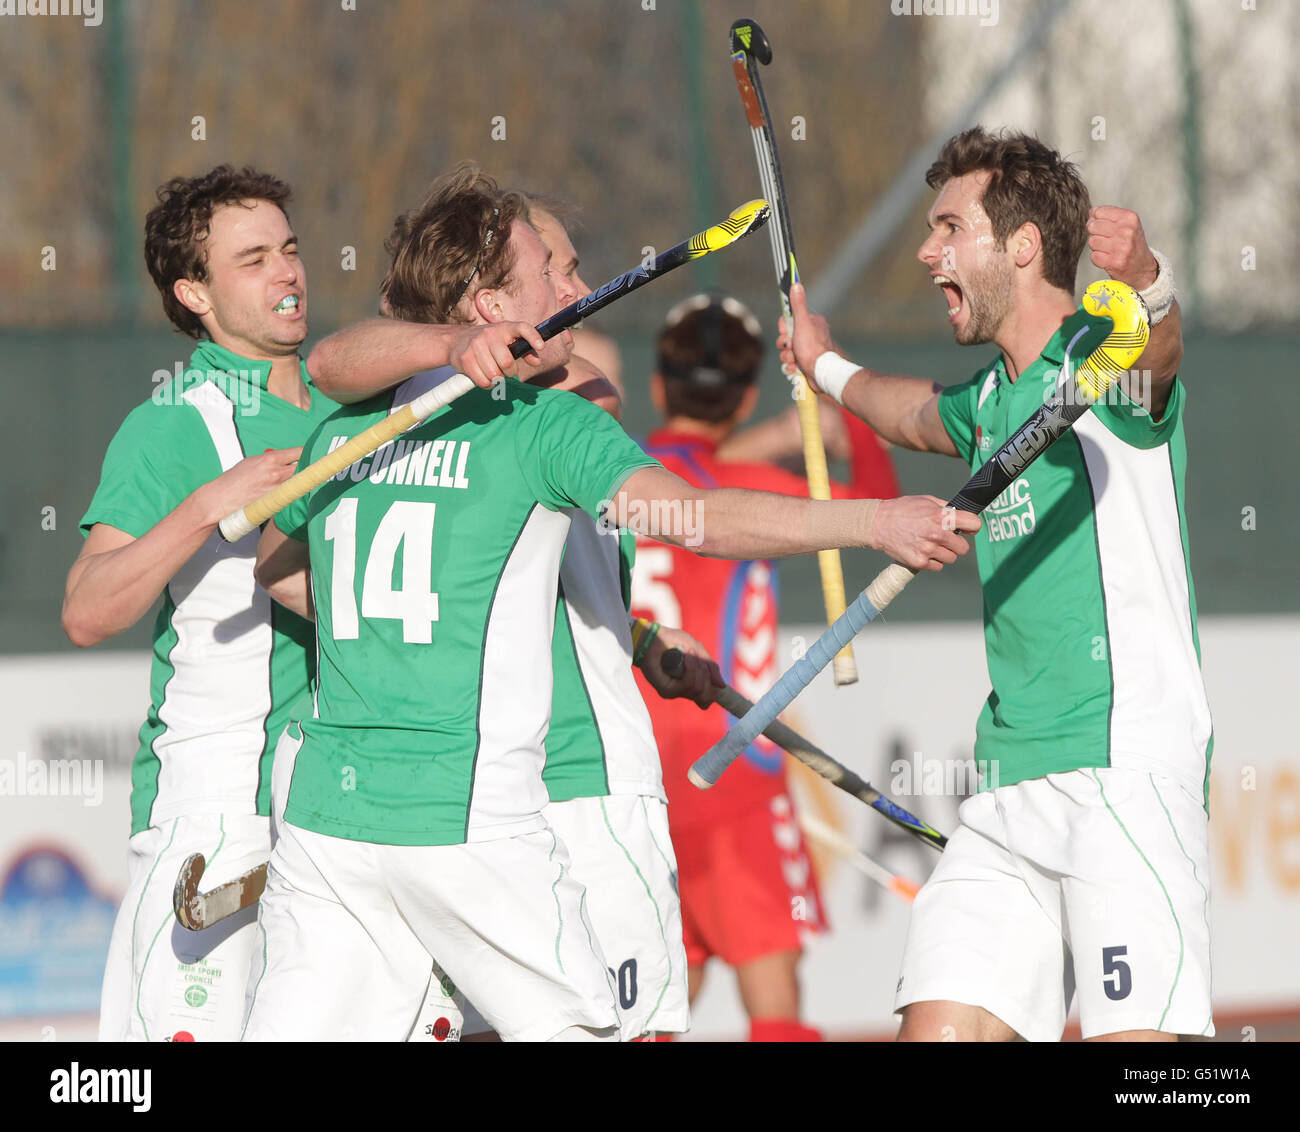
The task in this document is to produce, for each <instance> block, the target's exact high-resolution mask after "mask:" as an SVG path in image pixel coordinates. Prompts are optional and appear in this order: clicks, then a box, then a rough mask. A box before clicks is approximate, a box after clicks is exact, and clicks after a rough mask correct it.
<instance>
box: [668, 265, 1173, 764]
mask: <svg viewBox="0 0 1300 1132" xmlns="http://www.w3.org/2000/svg"><path fill="white" fill-rule="evenodd" d="M1083 311H1084V313H1085V314H1086V315H1088V316H1089V317H1090V318H1091V319H1097V320H1100V322H1098V321H1090V322H1088V323H1087V324H1086V325H1084V326H1082V327H1080V328H1079V330H1078V331H1077V332H1076V333H1075V334H1074V336H1073V337H1072V338H1071V339H1070V342H1069V344H1068V345H1067V346H1066V348H1065V360H1064V361H1063V362H1062V364H1061V380H1060V382H1059V383H1058V384H1057V386H1056V389H1055V391H1054V393H1053V394H1052V396H1051V397H1049V398H1048V399H1047V400H1046V401H1045V402H1044V404H1043V406H1042V408H1040V409H1039V410H1038V411H1037V412H1035V413H1034V414H1033V415H1032V416H1031V417H1030V418H1029V419H1028V420H1027V421H1025V423H1024V424H1023V425H1021V426H1020V427H1019V428H1018V429H1017V430H1016V431H1015V432H1014V433H1012V435H1011V438H1010V439H1009V440H1008V441H1007V442H1006V443H1005V444H1004V445H1002V447H1001V448H999V449H998V450H997V451H996V452H994V453H993V455H992V456H991V457H990V458H989V459H988V460H987V461H985V462H984V464H982V465H981V466H980V469H979V471H977V472H976V473H975V474H974V475H973V476H971V478H970V479H969V480H967V481H966V485H965V486H964V487H963V488H962V489H961V491H959V492H958V493H957V494H956V495H954V496H953V497H952V499H950V500H949V501H948V506H949V507H951V508H953V509H954V510H959V511H971V512H974V513H975V514H979V512H981V511H983V510H984V508H986V507H987V506H988V505H989V504H990V503H992V502H993V500H995V499H996V498H997V497H998V496H999V495H1001V494H1002V492H1003V491H1005V490H1006V489H1007V488H1008V487H1009V486H1010V485H1011V483H1012V482H1013V481H1014V480H1015V478H1016V477H1017V476H1019V475H1020V474H1021V473H1022V472H1023V471H1024V470H1025V469H1026V468H1027V467H1029V465H1030V464H1032V463H1033V462H1034V461H1035V460H1037V459H1038V457H1039V456H1041V455H1042V454H1043V453H1044V452H1046V451H1047V449H1048V448H1050V447H1051V446H1052V445H1053V444H1055V443H1056V441H1057V440H1059V439H1060V438H1061V437H1062V436H1064V435H1065V433H1066V432H1068V431H1069V430H1070V428H1071V427H1073V425H1074V422H1075V421H1077V420H1078V419H1079V418H1080V417H1081V416H1083V414H1084V413H1086V412H1087V411H1088V409H1089V408H1091V407H1092V404H1093V402H1094V401H1095V400H1096V399H1097V398H1099V397H1100V396H1102V395H1103V394H1104V393H1105V391H1106V390H1107V388H1109V386H1110V385H1111V383H1112V382H1113V381H1114V380H1115V378H1116V377H1117V376H1119V375H1120V374H1122V373H1124V372H1125V371H1126V370H1127V369H1128V367H1129V366H1131V365H1132V364H1133V363H1134V362H1135V361H1137V359H1138V357H1139V356H1141V354H1142V351H1143V350H1145V349H1146V345H1147V338H1148V336H1149V334H1150V319H1149V316H1148V314H1147V310H1146V304H1145V303H1144V302H1143V301H1142V299H1141V297H1140V296H1139V295H1138V293H1137V292H1136V291H1135V290H1133V288H1132V287H1129V286H1127V285H1126V284H1124V283H1119V282H1116V281H1115V280H1112V279H1106V280H1098V281H1097V282H1096V283H1093V284H1092V285H1091V286H1090V287H1089V288H1088V289H1087V290H1086V291H1085V292H1084V295H1083ZM1102 325H1109V327H1110V332H1109V333H1108V334H1107V336H1106V338H1105V339H1104V340H1103V341H1102V342H1101V344H1100V345H1098V346H1097V347H1096V348H1095V349H1094V350H1093V351H1092V352H1091V353H1090V354H1089V355H1088V356H1087V357H1086V358H1085V359H1084V360H1083V362H1082V363H1081V364H1080V365H1079V367H1078V369H1077V371H1076V372H1075V374H1074V375H1073V376H1074V385H1073V386H1071V384H1070V380H1071V375H1070V353H1071V351H1072V350H1073V349H1074V348H1075V346H1076V345H1077V344H1078V343H1079V340H1080V339H1081V338H1083V337H1084V335H1086V334H1088V333H1089V332H1090V331H1095V330H1098V329H1100V327H1101V326H1102ZM914 577H916V572H915V571H913V570H909V569H908V568H907V567H906V566H902V565H900V564H899V563H897V562H895V563H892V564H891V565H889V566H886V567H885V569H883V570H882V571H881V572H880V573H879V574H877V575H876V578H875V580H874V581H873V582H872V583H871V584H870V585H869V586H868V587H867V588H866V589H865V590H863V591H862V593H861V594H859V595H858V598H857V600H856V601H854V603H853V604H852V605H851V606H849V608H848V610H847V611H846V612H845V614H844V616H843V617H841V618H840V619H839V620H838V621H836V622H835V624H834V625H832V626H831V627H830V628H829V629H827V630H826V632H825V633H823V634H822V635H821V637H819V638H818V640H817V643H816V644H814V645H813V646H812V648H810V649H809V650H808V651H807V652H806V653H805V654H804V655H803V656H802V657H800V658H799V660H797V661H795V663H794V664H793V665H792V666H791V667H790V668H789V669H788V670H787V671H786V672H785V674H784V675H782V677H781V678H780V679H779V680H778V681H777V682H776V684H775V685H774V686H773V688H772V690H771V691H770V692H768V693H767V695H765V696H764V697H763V698H762V699H760V700H759V701H758V704H757V706H756V707H755V709H754V710H753V711H752V712H750V713H749V714H748V715H747V716H746V717H745V718H744V719H741V720H738V721H737V723H736V724H735V726H734V727H732V729H731V730H730V731H728V732H727V734H726V735H724V736H723V737H722V739H721V740H720V741H719V742H717V743H715V744H714V745H713V746H712V747H711V748H710V749H709V750H708V751H706V752H705V754H704V755H703V756H701V757H700V758H699V759H698V760H697V761H696V763H695V765H694V766H692V767H691V768H690V770H689V771H687V776H688V777H689V778H690V780H691V782H693V783H694V784H695V785H696V786H698V787H699V788H700V789H701V790H707V789H708V788H709V787H710V786H712V785H713V784H714V783H715V782H717V781H718V778H719V776H720V775H721V774H722V772H723V771H724V770H726V769H727V767H729V766H730V765H731V764H732V763H733V762H734V761H735V760H736V757H737V756H738V755H739V754H740V752H741V751H743V750H744V749H745V748H746V747H748V746H749V744H750V743H752V742H753V741H754V739H755V738H756V737H757V736H758V735H759V734H760V733H762V731H763V728H764V727H766V726H767V724H768V723H769V722H771V721H772V720H774V719H775V718H776V717H777V716H778V715H780V714H781V712H783V711H785V709H786V708H787V707H789V706H790V704H791V702H793V700H794V698H795V697H796V696H797V695H798V694H799V693H800V692H802V691H803V690H804V688H806V687H807V686H808V685H809V684H810V683H812V680H813V677H814V676H816V675H817V673H818V672H820V671H821V670H822V669H823V668H825V667H826V665H827V664H828V663H829V662H830V659H831V657H832V656H834V655H835V650H837V649H839V648H841V647H842V646H843V644H844V642H845V641H849V640H852V639H853V637H854V636H855V635H856V634H857V633H858V632H860V631H861V630H862V629H863V628H864V627H865V626H866V625H867V624H868V623H870V622H871V621H874V620H875V619H876V617H878V616H879V615H880V613H881V611H882V610H883V609H884V608H885V607H886V606H887V605H889V603H890V602H891V601H893V600H894V598H896V597H897V596H898V595H899V594H900V593H901V592H902V590H903V587H904V586H906V585H907V583H908V582H910V581H911V580H912V579H913V578H914Z"/></svg>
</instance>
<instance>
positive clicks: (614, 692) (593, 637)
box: [560, 508, 668, 803]
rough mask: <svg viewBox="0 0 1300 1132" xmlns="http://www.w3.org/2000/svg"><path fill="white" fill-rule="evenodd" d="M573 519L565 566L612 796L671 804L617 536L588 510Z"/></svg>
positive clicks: (563, 580)
mask: <svg viewBox="0 0 1300 1132" xmlns="http://www.w3.org/2000/svg"><path fill="white" fill-rule="evenodd" d="M567 514H569V515H570V516H571V517H572V520H573V522H572V525H571V526H570V527H569V538H568V543H567V548H566V550H565V553H564V564H563V566H561V568H560V582H561V584H562V585H563V586H564V599H565V605H566V606H567V607H568V614H569V628H570V629H571V630H572V632H573V643H574V648H575V651H576V652H577V656H578V666H579V667H580V668H581V669H582V678H583V680H584V681H585V683H586V685H587V694H588V695H589V696H590V697H591V705H592V710H593V711H594V712H595V716H596V726H597V727H598V728H599V729H600V736H601V741H602V742H603V744H604V747H605V767H606V773H607V776H608V780H609V792H610V793H611V794H649V795H651V796H652V797H655V798H658V799H660V801H663V802H665V803H666V802H667V801H668V799H667V797H666V796H665V794H664V788H663V772H662V770H661V769H660V766H659V749H658V747H656V746H655V738H654V729H653V727H652V725H651V723H650V713H649V712H648V711H647V710H646V706H645V700H643V699H642V698H641V690H640V689H639V688H638V687H637V684H636V679H635V678H634V677H633V675H632V631H631V627H630V625H629V622H628V614H627V608H626V607H625V606H624V605H623V588H622V584H621V581H620V577H619V564H620V556H619V549H618V548H619V543H618V539H617V538H615V537H612V536H611V535H608V534H604V535H603V534H601V533H600V529H599V528H598V527H597V526H596V522H595V520H594V519H592V517H591V516H590V515H588V514H587V513H586V512H585V511H581V510H578V509H576V508H574V509H571V510H569V511H568V512H567Z"/></svg>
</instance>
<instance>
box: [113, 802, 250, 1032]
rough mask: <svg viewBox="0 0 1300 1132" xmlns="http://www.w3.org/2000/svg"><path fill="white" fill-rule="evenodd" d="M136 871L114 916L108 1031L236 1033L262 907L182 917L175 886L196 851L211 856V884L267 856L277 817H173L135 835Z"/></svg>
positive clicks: (206, 881) (206, 878) (206, 880)
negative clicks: (212, 920) (220, 916)
mask: <svg viewBox="0 0 1300 1132" xmlns="http://www.w3.org/2000/svg"><path fill="white" fill-rule="evenodd" d="M129 847H130V870H129V876H130V880H129V882H128V885H127V890H126V895H125V897H123V899H122V906H121V908H119V909H118V913H117V920H116V922H115V923H114V925H113V936H112V939H111V941H110V943H109V947H108V963H107V966H106V967H105V969H104V991H103V998H102V1001H101V1004H100V1011H99V1040H100V1041H112V1042H120V1041H155V1042H156V1041H182V1042H192V1041H199V1042H210V1041H236V1040H238V1038H239V1032H240V1029H241V1027H242V1025H243V1018H244V992H245V988H246V986H247V983H248V973H249V968H250V965H251V963H252V958H253V950H254V947H255V946H256V945H257V942H258V941H257V928H256V924H255V920H256V918H257V909H256V908H245V909H244V910H243V911H242V912H237V913H236V914H235V915H233V916H231V917H229V918H228V919H225V920H223V921H221V923H219V924H214V925H213V926H212V927H210V928H208V929H207V930H206V931H201V932H192V931H188V930H187V929H185V928H183V927H181V925H180V924H179V923H178V922H177V921H176V914H175V912H174V911H173V910H172V890H173V889H174V888H175V886H176V876H177V874H178V873H179V872H180V868H181V864H182V863H183V862H184V860H185V858H186V857H188V856H189V855H190V854H191V853H202V854H203V855H204V857H206V858H207V870H206V871H205V872H204V874H203V888H204V890H207V889H209V888H214V887H216V886H217V885H219V884H224V883H225V882H226V881H228V880H233V879H234V878H235V877H237V876H239V874H240V873H243V872H246V871H247V870H248V869H251V868H253V867H254V866H255V865H259V864H261V863H262V862H263V861H265V860H266V859H267V857H268V856H270V853H271V834H270V823H269V821H268V819H267V818H265V817H258V816H256V815H239V816H235V815H230V814H202V815H194V816H190V817H180V818H173V819H172V820H171V821H168V822H164V823H163V824H162V825H161V826H156V827H153V828H150V829H146V830H142V831H141V832H140V833H137V834H136V835H135V836H134V837H132V838H131V840H130V842H129Z"/></svg>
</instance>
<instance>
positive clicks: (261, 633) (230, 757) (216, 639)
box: [151, 382, 273, 824]
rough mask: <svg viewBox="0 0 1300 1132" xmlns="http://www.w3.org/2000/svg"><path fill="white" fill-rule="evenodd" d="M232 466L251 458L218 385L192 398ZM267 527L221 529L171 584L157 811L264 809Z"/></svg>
mask: <svg viewBox="0 0 1300 1132" xmlns="http://www.w3.org/2000/svg"><path fill="white" fill-rule="evenodd" d="M185 399H186V400H187V401H188V402H189V403H190V404H191V405H193V406H194V408H195V409H197V410H198V411H199V413H200V415H201V416H202V418H203V422H204V424H205V425H206V426H207V429H208V433H209V434H210V435H211V437H212V443H213V446H214V447H215V448H216V452H217V456H218V458H219V459H220V461H221V467H222V470H223V471H225V470H228V469H230V468H232V467H233V466H234V465H235V464H237V463H239V461H240V460H242V459H243V458H244V454H243V450H242V448H241V447H240V444H239V436H238V433H237V432H236V430H235V422H234V405H233V404H232V403H231V401H230V400H229V399H228V398H227V397H226V396H225V395H224V394H222V393H221V392H220V391H219V390H218V389H217V387H216V386H215V385H214V384H213V383H212V382H204V383H203V384H202V385H200V386H198V387H197V388H196V389H192V390H190V391H189V392H188V393H186V394H185ZM259 537H260V532H259V531H253V532H251V533H250V534H248V535H246V536H245V537H244V538H242V539H240V540H239V541H238V542H236V543H233V544H231V543H227V542H226V541H225V540H224V539H222V537H221V535H220V534H218V533H215V532H214V533H213V535H212V536H211V537H210V538H209V539H208V541H207V542H205V543H204V544H203V546H202V547H200V549H199V550H198V552H197V553H196V554H194V556H193V557H191V558H190V560H189V561H188V562H186V563H185V565H184V566H182V567H181V568H180V569H179V570H177V571H176V574H175V575H174V576H173V577H172V580H171V581H170V582H169V583H168V584H167V590H168V593H169V594H170V595H171V599H172V602H173V603H174V604H175V606H176V609H175V612H174V613H173V614H172V628H173V630H174V631H175V633H176V644H175V646H174V647H173V648H172V650H171V653H170V654H169V657H168V660H169V662H170V666H171V668H172V670H173V672H172V675H171V678H170V679H169V680H168V681H167V685H166V688H165V689H164V692H163V699H162V703H161V705H160V706H159V710H158V715H159V718H160V719H161V720H162V722H163V723H164V724H165V725H166V728H167V729H166V730H165V731H164V732H163V733H162V734H161V735H159V736H158V738H157V739H156V740H155V741H154V744H153V751H154V754H155V755H157V756H158V759H159V761H160V763H161V767H160V770H159V775H158V795H157V798H156V799H155V801H154V804H153V808H152V811H151V821H152V822H153V823H155V824H156V823H157V822H159V821H163V820H166V819H168V818H170V817H175V816H178V815H180V814H181V813H216V812H221V811H227V812H229V811H232V810H233V811H234V812H240V813H250V814H251V813H255V812H256V803H257V787H258V772H259V762H260V759H261V755H262V751H263V749H264V747H265V743H266V733H265V723H266V717H267V715H268V713H269V712H270V710H271V649H272V638H273V634H272V630H271V599H270V598H269V597H268V596H267V595H266V593H265V592H264V591H263V590H261V589H259V588H258V586H257V585H256V583H255V582H254V581H253V564H254V562H255V561H256V558H257V543H258V538H259Z"/></svg>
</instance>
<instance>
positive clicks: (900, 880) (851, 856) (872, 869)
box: [799, 811, 921, 904]
mask: <svg viewBox="0 0 1300 1132" xmlns="http://www.w3.org/2000/svg"><path fill="white" fill-rule="evenodd" d="M799 828H800V829H802V830H803V831H804V833H805V834H806V835H807V836H808V837H809V838H811V839H812V840H813V841H816V842H817V843H818V844H819V845H821V846H823V847H824V848H826V849H829V850H830V851H831V852H832V853H834V854H835V855H836V856H837V857H842V858H843V859H844V860H846V861H847V862H848V863H849V864H850V865H852V866H853V867H854V868H855V869H857V870H858V872H860V873H862V874H863V875H864V876H868V877H870V878H871V879H872V880H874V881H875V882H876V883H877V884H878V885H880V887H881V888H883V889H885V890H886V891H887V892H892V893H893V894H894V895H895V896H897V897H899V898H900V899H903V900H906V901H907V902H908V903H909V904H911V903H912V901H913V900H915V899H916V894H917V893H918V892H920V891H921V886H920V885H919V884H917V883H916V881H913V880H908V879H907V877H901V876H898V875H896V874H895V873H891V872H890V871H889V870H888V869H887V868H886V867H885V866H884V865H882V864H881V863H880V862H879V861H877V860H876V859H875V858H874V857H869V856H868V855H867V854H866V853H864V852H863V851H862V850H861V849H859V848H858V847H857V846H856V845H854V844H853V842H852V841H850V840H849V839H848V838H847V837H845V836H844V834H842V833H841V832H840V831H839V830H838V829H836V828H835V827H834V826H832V825H831V824H830V823H829V822H824V821H822V819H821V818H819V817H817V816H816V815H815V814H810V813H807V812H805V811H800V813H799Z"/></svg>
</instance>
